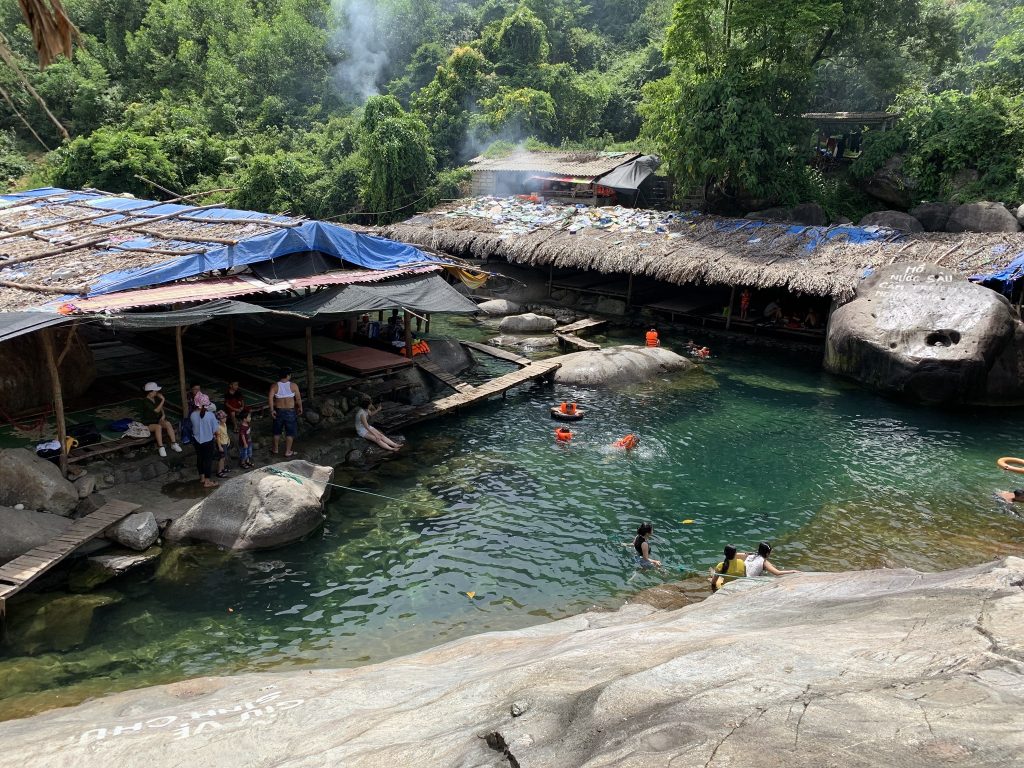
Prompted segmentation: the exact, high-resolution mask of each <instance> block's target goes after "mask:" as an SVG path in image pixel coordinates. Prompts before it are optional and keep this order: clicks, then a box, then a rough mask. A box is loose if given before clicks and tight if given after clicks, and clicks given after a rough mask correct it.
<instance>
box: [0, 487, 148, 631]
mask: <svg viewBox="0 0 1024 768" xmlns="http://www.w3.org/2000/svg"><path fill="white" fill-rule="evenodd" d="M137 509H139V505H138V504H131V503H129V502H127V501H108V502H107V503H106V504H104V505H103V506H102V507H100V508H99V509H97V510H96V511H95V512H93V513H92V514H91V515H86V516H85V517H83V518H80V519H78V520H75V521H74V522H73V523H72V524H71V526H70V527H69V528H68V529H67V530H66V531H64V533H62V534H61V535H60V536H58V537H57V538H55V539H51V540H50V541H48V542H47V543H46V544H43V545H42V546H40V547H36V548H35V549H32V550H29V551H28V552H26V553H25V554H24V555H21V556H20V557H16V558H15V559H14V560H11V561H10V562H9V563H7V564H6V565H4V566H3V567H0V618H2V617H3V616H4V614H5V612H6V607H7V600H8V599H9V598H11V597H13V596H14V595H15V594H16V593H18V592H20V591H21V590H22V589H24V588H25V587H27V586H28V585H29V584H30V583H32V582H33V581H35V579H36V578H38V577H39V576H42V575H43V574H44V573H46V572H47V571H48V570H50V569H51V568H53V566H55V565H56V564H57V563H59V562H60V561H61V560H63V559H64V558H65V557H67V556H68V555H70V554H71V553H72V552H74V551H75V550H76V549H78V548H79V547H80V546H82V545H83V544H85V542H87V541H90V540H91V539H95V538H96V537H97V536H99V535H100V534H102V533H103V532H104V531H105V530H107V528H109V527H110V526H112V525H114V524H115V523H119V522H120V521H121V520H123V519H124V518H126V517H127V516H128V515H130V514H132V512H135V511H136V510H137Z"/></svg>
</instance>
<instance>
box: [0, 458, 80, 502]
mask: <svg viewBox="0 0 1024 768" xmlns="http://www.w3.org/2000/svg"><path fill="white" fill-rule="evenodd" d="M0 504H2V505H4V506H8V507H13V506H14V505H15V504H24V505H25V509H37V510H40V511H46V512H52V513H53V514H55V515H70V514H71V513H72V512H73V511H74V509H75V506H76V505H77V504H78V489H77V488H75V486H74V485H72V484H71V483H70V482H68V481H67V480H65V479H64V476H63V475H62V474H61V473H60V469H59V468H58V467H57V465H56V464H53V463H52V462H49V461H46V460H45V459H40V458H39V457H38V456H36V455H35V454H34V453H32V452H30V451H26V450H25V449H24V448H7V449H4V450H0Z"/></svg>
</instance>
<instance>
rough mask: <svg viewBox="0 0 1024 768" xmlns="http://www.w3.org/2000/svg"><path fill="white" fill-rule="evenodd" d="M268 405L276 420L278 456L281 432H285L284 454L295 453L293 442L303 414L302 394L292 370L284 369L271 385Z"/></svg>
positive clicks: (287, 455) (276, 449) (290, 454)
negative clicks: (293, 380)
mask: <svg viewBox="0 0 1024 768" xmlns="http://www.w3.org/2000/svg"><path fill="white" fill-rule="evenodd" d="M267 405H269V406H270V418H272V419H273V420H274V450H273V454H274V455H275V456H277V454H278V451H279V450H280V445H281V433H282V432H284V435H285V438H284V455H285V458H291V457H292V456H293V455H294V452H293V451H292V443H293V442H294V440H295V436H296V435H297V434H298V433H299V418H298V417H299V416H301V415H302V396H301V395H299V388H298V387H297V386H295V385H294V384H292V372H291V371H289V370H288V369H283V370H282V371H281V375H280V376H278V377H277V381H275V382H274V383H273V384H271V385H270V392H269V393H268V394H267Z"/></svg>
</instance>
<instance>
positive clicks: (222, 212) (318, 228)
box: [0, 187, 439, 296]
mask: <svg viewBox="0 0 1024 768" xmlns="http://www.w3.org/2000/svg"><path fill="white" fill-rule="evenodd" d="M55 195H56V196H59V197H58V198H56V199H50V200H38V198H43V197H50V198H53V196H55ZM32 200H35V202H29V201H32ZM63 202H77V203H79V204H80V205H86V206H90V207H93V208H96V209H98V210H100V211H103V210H109V211H111V215H110V216H104V217H103V218H100V219H96V220H94V221H92V222H89V223H90V225H94V224H98V225H103V224H106V225H116V224H118V223H120V222H122V221H124V220H125V219H126V216H125V215H124V213H127V212H130V211H132V210H134V209H137V208H146V210H145V211H144V212H139V213H138V214H137V216H139V217H143V216H144V217H158V216H166V215H167V214H171V213H187V214H188V216H189V217H190V219H189V221H190V223H192V224H196V225H197V226H196V231H195V232H192V233H189V234H190V236H193V235H197V236H202V229H201V223H202V220H203V219H204V218H205V219H216V220H221V221H223V220H225V219H229V220H237V221H238V223H239V224H241V225H244V224H246V223H247V222H252V223H254V224H258V223H261V222H262V223H267V222H278V223H287V222H292V223H293V224H294V222H295V219H291V218H288V217H285V216H274V215H271V214H266V213H259V212H256V211H242V210H236V209H233V208H206V209H203V210H200V211H197V210H195V206H194V205H181V204H176V203H163V204H156V203H155V201H152V200H141V199H138V198H125V197H116V196H112V195H107V194H104V193H101V192H74V191H69V190H65V189H60V188H57V187H47V188H42V189H33V190H30V191H28V192H18V193H14V194H7V195H0V209H2V208H6V207H10V206H13V205H19V204H22V205H24V204H29V205H32V206H33V207H38V208H39V209H40V213H41V214H44V213H45V209H46V207H47V205H54V204H58V203H63ZM42 218H43V220H42V221H41V222H40V223H46V222H45V216H44V217H42ZM26 226H31V225H26ZM58 226H60V224H59V220H58V219H56V218H55V219H54V227H55V228H56V227H58ZM122 232H125V233H127V230H122ZM101 235H102V233H99V232H98V233H97V236H101ZM234 239H238V240H239V242H238V244H237V245H222V244H217V243H210V244H209V247H208V249H207V250H206V251H205V252H204V253H200V254H189V255H183V256H169V257H168V258H167V259H166V260H164V261H161V262H159V263H157V264H152V265H149V266H145V267H139V268H135V269H124V270H118V271H115V272H108V273H106V274H104V275H103V276H102V277H100V278H98V279H95V280H92V281H91V285H90V291H89V294H88V295H89V296H96V295H99V294H104V293H110V292H112V291H121V290H126V289H129V288H140V287H143V286H153V285H161V284H163V283H170V282H173V281H175V280H181V279H183V278H186V277H192V276H195V275H200V274H203V273H205V272H210V271H212V270H218V269H231V268H233V267H239V266H244V265H247V264H257V263H259V262H263V261H270V260H271V259H276V258H280V257H282V256H287V255H289V254H292V253H302V252H304V251H319V252H321V253H325V254H327V255H330V256H334V257H335V258H337V259H341V260H343V261H345V262H348V263H349V264H353V265H356V266H359V267H363V268H365V269H396V268H399V267H405V266H409V265H411V264H423V263H424V262H438V261H439V260H438V259H436V258H435V257H433V256H429V255H427V254H426V253H424V252H423V251H421V250H420V249H418V248H416V247H414V246H412V245H406V244H404V243H397V242H395V241H393V240H387V239H385V238H382V237H376V236H374V235H368V234H364V233H361V232H353V231H352V230H350V229H346V228H345V227H342V226H339V225H337V224H330V223H328V222H323V221H302V222H300V223H298V224H297V225H294V226H288V227H283V228H280V229H276V230H274V231H271V232H266V231H263V232H258V233H255V234H253V235H252V236H251V237H246V236H245V235H244V233H242V234H239V235H238V236H237V238H234ZM168 242H172V243H175V248H180V249H182V250H185V249H191V250H196V249H198V248H203V247H206V246H205V245H204V244H202V243H198V244H197V243H195V242H180V243H176V242H175V241H173V240H171V239H170V238H147V237H130V236H129V237H127V238H126V239H125V240H122V241H119V242H118V243H117V244H116V245H121V246H127V247H130V248H156V247H162V248H167V247H168V246H167V243H168ZM116 245H112V246H111V247H109V248H106V249H102V247H99V248H94V249H93V251H96V250H101V249H102V250H105V251H108V252H111V253H117V252H118V251H119V249H118V248H117V247H116ZM83 252H84V249H83ZM125 253H128V252H125Z"/></svg>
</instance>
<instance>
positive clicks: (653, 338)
mask: <svg viewBox="0 0 1024 768" xmlns="http://www.w3.org/2000/svg"><path fill="white" fill-rule="evenodd" d="M646 338H647V346H648V347H656V346H658V344H659V342H658V332H657V331H655V330H653V329H652V330H650V331H648V332H647V337H646Z"/></svg>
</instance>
